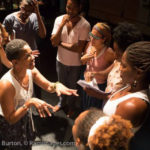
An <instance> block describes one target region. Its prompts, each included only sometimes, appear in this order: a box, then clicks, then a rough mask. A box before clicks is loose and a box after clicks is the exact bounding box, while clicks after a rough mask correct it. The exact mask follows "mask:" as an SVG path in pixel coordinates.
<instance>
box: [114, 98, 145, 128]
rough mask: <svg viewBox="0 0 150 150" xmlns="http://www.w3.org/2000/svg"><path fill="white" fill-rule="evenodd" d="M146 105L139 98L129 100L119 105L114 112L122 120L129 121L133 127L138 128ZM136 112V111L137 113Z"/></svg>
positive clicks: (143, 117) (143, 116)
mask: <svg viewBox="0 0 150 150" xmlns="http://www.w3.org/2000/svg"><path fill="white" fill-rule="evenodd" d="M147 108H148V105H147V103H146V102H145V101H143V100H141V99H139V98H131V99H129V100H126V101H124V102H122V103H120V104H119V105H118V107H117V110H116V112H115V114H116V115H120V116H121V117H122V118H124V119H127V120H130V121H131V122H132V124H133V126H134V127H136V126H139V125H140V124H141V123H142V122H143V120H144V119H145V116H146V112H147ZM137 110H138V111H137Z"/></svg>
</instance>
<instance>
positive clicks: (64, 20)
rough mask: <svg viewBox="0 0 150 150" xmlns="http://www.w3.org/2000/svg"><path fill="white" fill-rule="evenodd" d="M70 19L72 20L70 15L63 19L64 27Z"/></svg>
mask: <svg viewBox="0 0 150 150" xmlns="http://www.w3.org/2000/svg"><path fill="white" fill-rule="evenodd" d="M69 19H70V16H69V15H65V16H64V17H63V20H62V22H61V24H62V25H63V26H64V25H65V24H66V23H67V22H68V21H69Z"/></svg>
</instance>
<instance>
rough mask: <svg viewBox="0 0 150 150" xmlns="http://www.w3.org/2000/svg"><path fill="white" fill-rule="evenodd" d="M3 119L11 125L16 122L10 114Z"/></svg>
mask: <svg viewBox="0 0 150 150" xmlns="http://www.w3.org/2000/svg"><path fill="white" fill-rule="evenodd" d="M5 119H6V121H7V122H8V123H9V125H13V124H15V123H16V122H17V121H16V120H14V119H11V117H10V116H8V117H5Z"/></svg>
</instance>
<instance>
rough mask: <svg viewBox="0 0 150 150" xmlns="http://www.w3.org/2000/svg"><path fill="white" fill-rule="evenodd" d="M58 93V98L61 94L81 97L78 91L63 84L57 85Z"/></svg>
mask: <svg viewBox="0 0 150 150" xmlns="http://www.w3.org/2000/svg"><path fill="white" fill-rule="evenodd" d="M56 93H57V96H60V95H61V94H64V95H74V96H79V95H78V94H77V90H73V89H69V88H67V87H66V86H64V85H63V84H62V83H56Z"/></svg>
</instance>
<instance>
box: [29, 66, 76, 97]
mask: <svg viewBox="0 0 150 150" xmlns="http://www.w3.org/2000/svg"><path fill="white" fill-rule="evenodd" d="M32 75H33V80H34V82H35V83H36V84H37V85H38V86H40V87H41V88H43V89H44V90H46V91H48V92H50V93H52V92H56V93H57V95H58V96H60V95H61V94H65V95H75V96H78V94H77V90H72V89H68V88H67V87H65V86H64V85H63V84H61V83H59V82H56V83H53V82H50V81H48V80H47V79H46V78H45V77H44V76H43V75H42V74H41V73H40V72H39V71H38V70H37V69H36V68H34V69H33V70H32Z"/></svg>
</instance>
